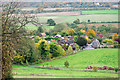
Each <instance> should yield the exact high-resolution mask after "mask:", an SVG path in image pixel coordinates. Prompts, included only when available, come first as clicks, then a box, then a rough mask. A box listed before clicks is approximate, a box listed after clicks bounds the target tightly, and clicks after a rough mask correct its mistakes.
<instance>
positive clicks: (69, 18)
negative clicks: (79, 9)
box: [38, 14, 118, 23]
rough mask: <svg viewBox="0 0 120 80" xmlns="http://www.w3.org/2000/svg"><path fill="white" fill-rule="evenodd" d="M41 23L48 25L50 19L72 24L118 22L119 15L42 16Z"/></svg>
mask: <svg viewBox="0 0 120 80" xmlns="http://www.w3.org/2000/svg"><path fill="white" fill-rule="evenodd" d="M38 18H39V21H40V22H41V23H46V22H47V20H48V19H53V20H54V21H55V22H56V23H66V22H68V23H72V22H73V21H74V20H76V19H80V22H83V21H85V22H87V21H88V20H91V22H112V21H118V14H90V15H77V16H45V17H44V16H41V17H38Z"/></svg>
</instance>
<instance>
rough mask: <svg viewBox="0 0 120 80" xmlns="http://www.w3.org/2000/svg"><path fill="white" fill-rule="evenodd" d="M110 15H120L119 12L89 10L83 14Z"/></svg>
mask: <svg viewBox="0 0 120 80" xmlns="http://www.w3.org/2000/svg"><path fill="white" fill-rule="evenodd" d="M101 13H102V14H109V13H118V10H87V11H82V14H101Z"/></svg>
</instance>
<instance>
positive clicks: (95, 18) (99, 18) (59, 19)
mask: <svg viewBox="0 0 120 80" xmlns="http://www.w3.org/2000/svg"><path fill="white" fill-rule="evenodd" d="M38 19H39V21H40V23H46V22H47V20H48V19H53V20H54V21H55V22H56V23H57V24H58V23H67V22H68V23H72V22H73V21H74V20H76V19H80V22H83V21H85V22H87V21H88V19H89V20H90V21H91V22H112V21H118V14H95V15H94V14H91V15H78V16H45V17H44V16H41V17H38ZM38 27H39V26H34V25H27V30H37V28H38ZM43 27H44V28H45V31H49V30H50V29H53V28H54V26H48V25H43Z"/></svg>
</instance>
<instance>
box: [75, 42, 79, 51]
mask: <svg viewBox="0 0 120 80" xmlns="http://www.w3.org/2000/svg"><path fill="white" fill-rule="evenodd" d="M75 50H77V51H79V45H78V44H76V43H75Z"/></svg>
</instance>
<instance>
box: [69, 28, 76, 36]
mask: <svg viewBox="0 0 120 80" xmlns="http://www.w3.org/2000/svg"><path fill="white" fill-rule="evenodd" d="M67 33H68V35H71V36H72V35H73V34H74V33H75V31H74V29H68V30H67Z"/></svg>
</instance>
